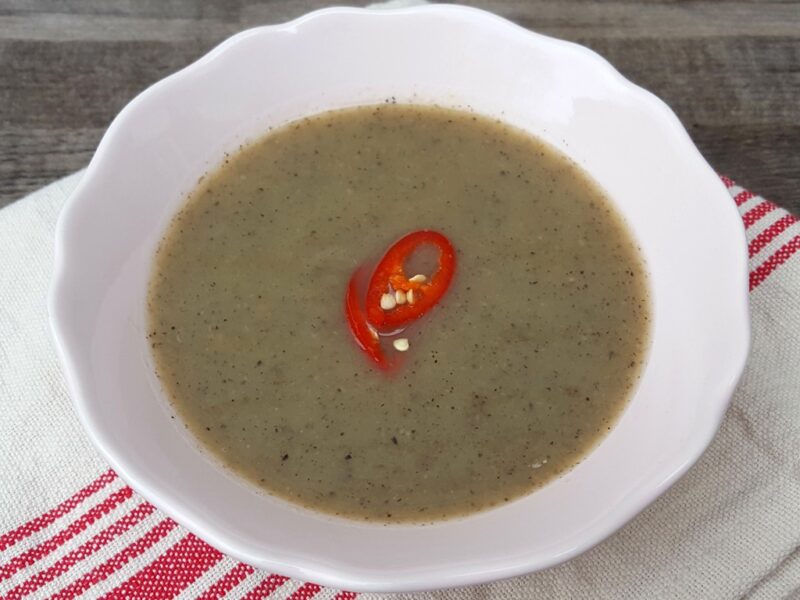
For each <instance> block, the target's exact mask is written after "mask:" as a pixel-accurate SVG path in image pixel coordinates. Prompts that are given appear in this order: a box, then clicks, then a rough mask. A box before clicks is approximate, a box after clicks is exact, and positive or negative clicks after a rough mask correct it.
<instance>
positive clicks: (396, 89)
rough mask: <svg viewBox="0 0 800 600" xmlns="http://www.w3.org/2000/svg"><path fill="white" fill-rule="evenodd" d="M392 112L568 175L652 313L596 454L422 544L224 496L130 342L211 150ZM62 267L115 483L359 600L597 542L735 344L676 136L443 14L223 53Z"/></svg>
mask: <svg viewBox="0 0 800 600" xmlns="http://www.w3.org/2000/svg"><path fill="white" fill-rule="evenodd" d="M387 100H395V101H397V102H417V103H437V104H441V105H446V106H453V107H462V108H470V109H472V110H475V111H477V112H480V113H482V114H486V115H490V116H495V117H497V118H500V119H502V120H505V121H507V122H509V123H511V124H513V125H516V126H518V127H521V128H523V129H525V130H527V131H529V132H531V133H533V134H535V135H537V136H539V137H540V138H542V139H544V140H546V141H548V142H549V143H550V144H552V145H553V146H555V147H556V148H558V149H560V150H561V151H562V152H564V153H566V154H567V155H568V156H570V157H571V158H572V159H573V160H574V161H576V162H577V163H578V164H579V165H580V166H581V167H583V168H584V169H585V170H586V171H588V172H589V173H590V174H591V175H592V176H593V177H594V178H595V180H596V181H597V182H598V183H599V184H600V185H601V186H602V187H603V188H604V189H605V190H606V191H607V192H608V194H609V196H610V197H611V198H612V199H613V201H614V202H615V203H616V205H617V206H618V208H619V210H620V211H621V212H622V213H623V215H624V216H625V218H626V219H627V221H628V223H629V225H630V227H631V228H632V230H633V232H634V234H635V236H636V237H637V239H638V240H639V242H640V245H641V248H642V252H643V254H644V256H645V259H646V261H647V265H648V270H649V273H650V283H651V290H652V299H653V316H654V321H653V329H652V346H651V349H650V354H649V360H648V363H647V366H646V368H645V371H644V374H643V378H642V381H641V383H640V386H639V389H638V391H637V393H636V395H635V398H634V400H633V401H632V402H631V404H630V405H629V407H628V408H627V410H626V411H625V413H624V415H623V417H622V418H621V420H620V422H619V423H618V425H617V426H616V427H615V428H614V430H613V431H612V432H611V434H610V435H609V436H608V437H607V438H606V439H605V440H604V441H603V442H602V443H601V444H600V446H599V447H598V448H597V449H596V450H595V451H594V452H592V453H591V454H590V455H589V456H588V457H587V458H586V459H585V460H584V461H583V462H582V463H581V464H580V465H578V466H577V467H576V468H575V469H574V470H572V471H571V472H569V473H568V474H566V475H565V476H563V477H561V478H560V479H558V480H556V481H555V482H553V483H552V484H550V485H548V486H547V487H545V488H543V489H542V490H540V491H538V492H536V493H534V494H531V495H529V496H527V497H525V498H522V499H520V500H518V501H516V502H513V503H511V504H510V505H506V506H504V507H501V508H497V509H494V510H490V511H487V512H484V513H480V514H477V515H474V516H472V517H468V518H464V519H457V520H452V521H446V522H441V523H438V524H435V525H430V526H410V525H406V526H390V527H387V526H381V525H367V524H361V523H356V522H350V521H345V520H341V519H334V518H330V517H326V516H323V515H318V514H315V513H312V512H309V511H306V510H303V509H299V508H296V507H294V506H291V505H289V504H287V503H286V502H283V501H281V500H278V499H274V498H271V497H269V496H265V495H264V494H261V493H258V492H257V491H255V490H253V489H252V488H251V487H250V486H249V485H247V484H245V483H243V482H241V481H239V480H238V479H237V478H236V477H234V476H232V475H230V474H229V473H228V472H226V471H225V470H224V469H222V468H221V467H219V466H218V465H217V464H216V463H215V462H214V461H213V460H211V459H210V458H208V457H207V456H204V455H203V454H202V453H200V452H198V450H197V446H196V444H195V443H194V442H193V440H192V439H190V437H189V436H188V434H185V433H181V428H180V427H179V426H176V425H175V422H174V420H173V419H171V418H170V416H171V415H170V409H169V405H168V403H167V402H166V401H165V399H164V397H163V393H162V391H161V389H160V387H159V385H158V382H157V380H156V379H155V377H154V375H153V370H152V365H151V361H150V353H149V349H148V347H147V340H146V338H145V335H146V331H145V323H146V319H145V296H146V289H147V284H148V279H149V273H150V267H151V260H152V255H153V252H154V250H155V248H156V245H157V243H158V241H159V240H160V237H161V235H162V234H163V232H164V230H165V228H166V225H167V224H168V222H169V219H170V217H171V216H172V214H174V212H175V210H176V209H177V207H178V206H179V205H180V204H181V203H182V201H183V200H184V198H185V196H186V194H187V193H188V192H189V191H190V190H191V189H192V188H193V186H194V184H195V183H196V181H197V179H198V178H199V177H200V176H201V175H203V173H205V172H206V171H207V170H208V169H209V168H213V166H215V165H216V164H217V163H218V162H219V161H220V160H221V158H222V156H223V153H224V152H226V151H227V152H232V151H235V149H236V148H237V147H238V146H239V145H240V144H241V143H243V142H245V141H247V140H249V139H253V138H254V137H258V136H260V135H262V134H263V133H264V132H265V131H266V130H267V128H268V127H270V126H276V125H280V124H282V123H285V122H287V121H289V120H292V119H294V118H298V117H301V116H303V115H306V114H311V113H315V112H320V111H322V110H328V109H332V108H340V107H344V106H352V105H359V104H371V103H378V102H384V101H387ZM57 245H58V267H57V279H56V283H55V285H54V289H53V295H52V297H51V314H52V316H53V324H54V330H55V333H56V339H57V342H58V344H59V347H60V350H61V353H62V357H63V359H64V362H65V367H66V369H65V371H66V374H67V377H68V380H69V383H70V386H71V389H72V390H73V394H74V397H75V401H76V404H77V407H78V410H79V412H80V414H81V417H82V420H83V422H84V424H85V425H86V427H87V429H88V430H89V431H90V433H91V435H92V436H93V438H94V439H95V441H96V443H97V444H98V446H99V448H100V449H101V450H102V451H103V452H104V454H105V455H106V457H107V458H108V460H109V461H110V462H111V463H112V465H113V466H114V468H115V469H117V470H118V472H119V473H120V474H121V475H122V476H123V477H124V478H125V479H126V480H128V481H129V483H130V484H131V485H132V486H133V487H134V488H135V489H137V490H138V491H139V492H141V493H143V494H144V495H145V496H146V497H147V498H148V499H149V500H151V501H152V502H153V503H155V504H156V505H157V506H158V507H159V508H161V509H163V510H165V511H166V512H167V513H169V514H170V515H171V516H173V517H174V518H176V519H177V520H178V521H179V522H180V523H182V524H183V525H185V526H187V527H188V528H190V529H191V530H193V531H195V532H196V533H198V534H199V535H201V536H202V537H203V538H205V539H206V540H208V541H209V542H211V543H212V544H214V545H215V546H217V547H218V548H220V549H221V550H223V551H225V552H228V553H230V554H233V555H235V556H237V557H238V558H240V559H242V560H244V561H246V562H249V563H251V564H253V565H256V566H259V567H264V568H267V569H272V570H276V571H278V572H281V573H285V574H289V575H293V576H297V577H301V578H305V579H311V580H315V581H318V582H321V583H326V584H329V585H334V586H339V587H346V588H351V589H380V590H411V589H422V588H431V587H443V586H449V585H461V584H467V583H474V582H479V581H486V580H489V579H493V578H498V577H503V576H510V575H515V574H519V573H522V572H526V571H529V570H533V569H536V568H543V567H546V566H549V565H552V564H555V563H557V562H560V561H563V560H565V559H566V558H569V557H570V556H573V555H574V554H576V553H578V552H580V551H582V550H585V549H587V548H588V547H590V546H591V545H593V544H595V543H597V542H598V541H599V540H601V539H603V538H604V537H605V536H607V535H609V534H610V533H611V532H613V531H614V530H616V529H617V528H618V527H620V526H621V525H622V524H624V523H625V522H626V521H627V520H628V519H630V518H631V517H632V516H633V515H635V514H636V513H637V512H638V511H640V510H641V509H642V508H644V507H645V506H646V505H647V504H648V503H649V502H650V501H652V500H653V499H654V498H655V497H656V496H657V495H658V494H659V493H661V492H662V491H663V490H664V489H666V487H667V486H668V485H670V484H671V483H672V482H673V481H674V480H675V479H676V478H677V477H678V476H679V475H680V474H682V473H683V472H684V471H685V470H686V469H687V468H688V467H689V466H690V465H691V464H692V463H693V462H694V461H695V460H696V458H697V457H698V456H699V454H700V453H701V452H702V450H703V449H704V448H705V446H706V445H707V444H708V442H709V440H710V439H711V436H712V435H713V433H714V432H715V431H716V428H717V426H718V424H719V420H720V418H721V415H722V413H723V412H724V409H725V407H726V406H727V402H728V400H729V397H730V394H731V393H732V390H733V387H734V385H735V383H736V381H737V379H738V377H739V375H740V373H741V369H742V367H743V364H744V359H745V356H746V352H747V346H748V326H747V299H746V280H747V278H746V256H745V254H744V247H745V245H744V234H743V232H742V228H741V223H740V221H739V218H738V215H737V213H736V211H735V210H734V209H733V207H732V205H731V203H730V201H729V199H728V197H727V194H726V192H725V190H724V188H723V187H722V185H721V184H720V183H719V181H718V180H717V178H716V176H715V175H714V173H713V172H712V171H711V169H710V168H709V167H708V165H707V164H706V163H705V161H704V160H703V159H702V157H700V155H699V154H698V152H697V150H696V149H695V148H694V146H693V145H692V143H691V141H690V140H689V138H688V136H687V135H686V133H685V131H684V130H683V128H682V127H681V126H680V124H679V122H678V120H677V119H676V118H675V116H674V115H673V114H672V113H671V112H670V111H669V109H667V108H666V107H665V106H664V105H663V104H662V103H661V102H660V101H659V100H657V99H656V98H655V97H653V96H651V95H650V94H648V93H646V92H644V91H643V90H641V89H639V88H636V87H635V86H633V85H632V84H630V83H629V82H627V81H626V80H625V79H623V78H622V77H621V76H620V75H619V74H618V73H617V72H616V71H614V70H613V69H612V68H611V67H610V66H609V65H608V64H607V63H606V62H605V61H603V60H602V59H601V58H599V57H598V56H597V55H594V54H593V53H591V52H589V51H587V50H585V49H583V48H581V47H578V46H575V45H572V44H568V43H564V42H560V41H556V40H553V39H550V38H545V37H542V36H538V35H535V34H531V33H529V32H527V31H525V30H522V29H520V28H518V27H516V26H514V25H511V24H510V23H508V22H506V21H504V20H502V19H499V18H497V17H494V16H491V15H489V14H488V13H483V12H481V11H475V10H471V9H464V8H458V7H447V6H438V7H426V8H421V9H413V10H404V11H387V12H373V11H365V10H357V9H334V10H328V11H322V12H319V13H313V14H312V15H310V16H307V17H305V18H302V19H300V20H298V21H294V22H292V23H289V24H286V25H282V26H276V27H265V28H259V29H256V30H251V31H248V32H244V33H242V34H240V35H238V36H236V37H234V38H232V39H231V40H229V41H227V42H225V43H224V44H223V45H222V46H220V47H218V48H217V49H215V50H214V51H212V52H211V53H210V54H209V55H207V56H206V57H204V58H203V59H201V60H200V61H199V62H198V63H196V64H194V65H192V66H191V67H189V68H187V69H185V70H183V71H181V72H180V73H178V74H176V75H174V76H172V77H170V78H168V79H167V80H165V81H162V82H160V83H159V84H157V85H155V86H154V87H152V88H151V89H149V90H147V91H146V92H145V93H143V94H142V95H140V96H139V97H137V98H136V99H135V100H134V101H133V102H132V103H131V104H130V105H129V106H128V107H126V108H125V110H124V111H123V112H122V113H121V114H120V115H119V117H118V118H117V119H116V120H115V122H114V123H113V125H112V126H111V128H110V129H109V131H108V133H107V135H106V137H105V138H104V140H103V142H102V143H101V145H100V147H99V149H98V152H97V154H96V156H95V158H94V159H93V161H92V164H91V166H90V168H89V170H88V172H87V174H86V176H85V178H84V180H83V182H82V183H81V185H80V188H79V189H78V190H77V191H76V193H75V196H74V197H73V198H72V199H71V201H70V203H69V205H68V206H67V208H66V209H65V212H64V214H63V215H62V219H61V221H60V224H59V229H58V241H57Z"/></svg>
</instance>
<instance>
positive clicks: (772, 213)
mask: <svg viewBox="0 0 800 600" xmlns="http://www.w3.org/2000/svg"><path fill="white" fill-rule="evenodd" d="M79 177H80V174H76V175H73V176H71V177H69V178H67V179H64V180H62V181H60V182H57V183H55V184H53V185H51V186H49V187H47V188H45V189H43V190H40V191H39V192H37V193H35V194H33V195H32V196H30V197H28V198H26V199H24V200H22V201H20V202H17V203H15V204H13V205H11V206H9V207H7V208H6V209H4V210H2V211H0V267H1V268H0V278H1V279H0V408H2V416H1V417H0V597H2V598H21V597H25V596H30V597H37V598H38V597H42V598H44V597H54V598H74V597H79V596H81V597H100V596H102V597H105V598H142V599H156V598H158V599H161V598H176V597H181V598H223V597H225V598H248V599H250V598H267V597H269V598H291V599H292V600H299V599H309V598H315V599H316V598H336V599H340V600H344V599H348V598H355V597H356V594H354V593H351V592H346V591H339V590H330V589H326V588H321V587H320V586H318V585H316V584H314V583H304V582H299V581H294V580H290V579H287V578H286V577H283V576H281V575H279V574H273V573H265V572H260V571H257V570H255V569H253V568H252V567H250V566H248V565H245V564H242V563H239V562H237V561H236V560H234V559H232V558H229V557H226V556H224V555H223V554H221V553H220V552H219V551H217V550H215V549H214V548H212V547H210V546H209V545H207V544H206V543H205V542H203V541H202V540H200V539H198V538H197V537H195V536H194V535H193V534H191V533H188V532H187V531H186V530H184V529H183V528H182V527H181V526H179V525H177V524H176V523H175V522H174V521H172V520H171V519H169V518H168V517H166V516H165V515H163V514H161V513H160V512H159V511H158V510H156V509H155V508H154V507H153V506H152V505H151V504H149V503H148V502H146V501H145V500H144V499H142V498H141V497H139V496H138V495H137V494H136V493H134V492H133V491H132V490H131V489H130V488H129V487H128V486H127V485H125V483H124V482H123V481H122V480H120V478H119V477H117V476H116V474H115V473H113V472H112V471H110V470H107V468H106V467H105V466H104V465H103V463H102V461H101V459H100V458H99V456H98V455H97V454H96V453H95V451H94V449H93V448H92V447H91V445H90V444H89V443H88V442H87V440H86V438H85V437H84V434H83V432H82V430H81V429H80V427H79V425H78V423H77V420H76V418H75V416H74V414H73V412H72V407H71V404H70V402H69V399H68V397H67V394H66V388H65V385H64V382H63V381H62V377H61V373H60V370H59V367H58V364H57V361H56V357H55V353H54V350H53V348H52V345H51V342H50V337H49V333H48V329H47V315H46V309H45V302H44V298H45V294H46V291H47V287H48V284H49V278H50V274H51V261H52V258H51V257H52V234H53V227H54V223H55V220H56V216H57V214H58V211H59V209H60V208H61V206H62V204H63V202H64V199H65V198H66V197H67V196H68V195H69V193H70V192H71V190H72V189H73V188H74V186H75V184H76V182H77V180H78V178H79ZM723 181H724V182H725V184H726V186H727V187H728V190H729V191H730V194H731V196H732V198H733V201H734V202H735V203H736V205H737V206H738V208H739V211H740V213H741V215H742V220H743V222H744V225H745V227H746V229H747V234H748V235H747V237H748V242H749V252H750V290H751V292H752V297H751V300H752V318H753V352H752V358H751V361H750V364H749V367H748V371H747V373H746V374H745V376H744V378H743V380H742V383H741V385H740V387H739V390H738V392H737V394H736V396H735V398H734V402H733V404H732V407H731V409H730V410H729V411H728V415H727V418H726V420H725V423H724V424H723V426H722V428H721V430H720V433H719V434H718V436H717V438H716V439H715V441H714V443H713V444H712V446H711V448H710V449H709V450H708V451H707V452H706V454H705V455H704V456H703V458H702V459H701V461H700V462H699V463H698V464H697V465H696V466H695V467H694V468H693V469H692V470H691V471H690V472H689V474H688V475H687V476H686V477H685V478H684V479H683V480H682V481H681V482H679V483H678V484H677V485H676V486H675V487H674V488H673V489H672V490H670V492H669V493H667V494H666V495H665V496H664V497H662V498H661V499H660V500H659V501H658V502H656V503H655V504H654V505H653V506H651V507H650V508H648V509H647V510H646V511H645V512H644V513H643V514H642V515H641V516H639V517H638V518H637V519H635V520H634V521H633V522H632V523H631V524H630V525H628V526H627V527H625V528H624V529H623V530H622V531H621V532H620V533H618V534H617V535H615V536H613V537H612V538H611V539H609V540H608V541H606V542H604V543H603V544H601V545H600V546H598V547H597V548H595V549H593V550H591V551H590V552H588V553H586V554H584V555H583V556H581V557H579V558H577V559H575V560H573V561H571V562H569V563H567V564H565V565H562V566H560V567H557V568H554V569H550V570H548V571H545V572H542V573H536V574H533V575H529V576H526V577H520V578H516V579H513V580H508V581H505V582H499V583H496V584H491V585H488V586H481V587H476V588H466V589H462V590H449V591H442V592H438V593H431V594H422V595H419V596H418V597H441V598H473V597H474V598H478V597H480V598H485V597H502V598H533V597H536V598H539V597H541V598H552V597H569V598H584V597H585V598H629V597H630V598H666V597H669V598H676V597H702V598H733V597H741V596H743V595H746V594H747V595H750V596H752V597H764V598H772V597H778V596H783V595H789V594H793V593H797V592H798V591H799V590H800V587H798V586H800V550H799V549H798V548H800V402H798V400H800V369H798V368H797V366H798V365H800V258H798V255H797V251H798V249H800V226H799V225H798V223H797V221H798V220H797V218H796V217H794V216H792V215H790V214H788V213H787V212H786V211H784V210H782V209H780V208H778V207H777V206H776V205H775V204H773V203H771V202H769V201H767V200H764V199H763V198H761V197H760V196H757V195H754V194H752V193H751V192H749V191H747V190H744V189H742V188H741V187H739V186H737V185H736V184H735V183H734V182H733V181H731V180H730V179H728V178H725V177H723ZM366 596H367V595H365V597H366ZM372 597H375V596H372Z"/></svg>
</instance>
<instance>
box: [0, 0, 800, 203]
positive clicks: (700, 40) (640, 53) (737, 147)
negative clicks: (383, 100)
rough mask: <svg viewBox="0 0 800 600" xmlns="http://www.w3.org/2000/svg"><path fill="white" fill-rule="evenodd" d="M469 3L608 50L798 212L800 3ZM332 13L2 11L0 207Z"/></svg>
mask: <svg viewBox="0 0 800 600" xmlns="http://www.w3.org/2000/svg"><path fill="white" fill-rule="evenodd" d="M467 3H468V4H472V5H474V6H479V7H482V8H487V9H489V10H492V11H494V12H496V13H498V14H500V15H503V16H505V17H507V18H509V19H511V20H513V21H516V22H517V23H519V24H521V25H523V26H525V27H528V28H530V29H533V30H536V31H539V32H541V33H545V34H549V35H553V36H556V37H560V38H564V39H568V40H573V41H576V42H579V43H581V44H584V45H586V46H589V47H590V48H593V49H594V50H596V51H598V52H599V53H600V54H602V55H603V56H605V57H606V58H607V59H608V60H609V61H611V63H612V64H614V65H615V66H616V67H617V68H618V69H619V70H620V71H621V72H622V73H623V74H624V75H626V76H627V77H628V78H630V79H632V80H633V81H635V82H636V83H638V84H640V85H642V86H644V87H645V88H647V89H649V90H651V91H652V92H654V93H655V94H657V95H658V96H660V97H661V98H663V99H664V100H665V101H666V102H667V103H668V104H669V105H670V106H671V107H672V108H673V110H675V112H676V113H677V114H678V116H679V117H680V118H681V120H682V121H683V123H684V125H685V126H686V128H687V130H688V131H689V133H690V135H691V136H692V138H693V139H694V140H695V143H696V144H697V146H698V147H699V148H700V150H701V151H702V152H703V154H704V155H705V156H706V158H707V159H708V161H709V162H710V163H711V165H712V166H713V167H714V168H716V169H717V170H718V171H719V172H722V173H725V174H727V175H729V176H731V177H733V178H734V179H736V180H737V181H738V182H739V183H740V184H742V185H744V186H747V187H749V188H751V189H752V190H753V191H756V192H758V193H761V194H762V195H765V196H767V197H768V198H770V199H772V200H774V201H775V202H777V203H779V204H782V205H783V206H786V207H787V208H791V209H792V210H794V211H795V212H800V194H798V191H797V190H798V186H799V185H800V4H798V3H797V2H779V1H778V2H740V1H729V2H703V1H694V2H677V1H666V0H665V1H660V2H657V1H654V2H633V1H622V0H619V1H610V2H588V1H576V2H562V1H556V0H536V1H524V0H495V1H491V0H483V1H474V2H473V1H467ZM331 4H333V3H330V2H323V1H319V0H285V1H278V0H269V1H264V0H262V1H260V2H259V1H250V0H212V1H200V0H198V1H193V0H171V1H162V0H133V1H130V0H129V1H122V0H120V1H116V2H115V1H106V0H0V206H2V205H4V204H7V203H9V202H11V201H13V200H15V199H17V198H19V197H21V196H23V195H25V194H27V193H28V192H31V191H33V190H34V189H36V188H38V187H40V186H42V185H44V184H46V183H48V182H50V181H52V180H53V179H56V178H58V177H60V176H62V175H65V174H67V173H69V172H72V171H74V170H76V169H79V168H81V167H83V166H85V165H86V164H87V163H88V161H89V159H90V158H91V156H92V153H93V151H94V149H95V147H96V146H97V143H98V141H99V140H100V137H101V136H102V134H103V131H104V130H105V129H106V127H107V126H108V124H109V123H110V122H111V120H112V119H113V117H114V115H115V114H116V113H117V112H118V111H119V110H120V109H121V108H122V107H123V106H124V105H125V104H126V103H127V102H128V101H129V100H130V99H131V98H132V97H133V96H134V95H136V94H137V93H138V92H139V91H141V90H142V89H144V88H145V87H147V86H148V85H150V84H151V83H153V82H155V81H157V80H158V79H161V78H162V77H164V76H165V75H168V74H169V73H171V72H173V71H175V70H177V69H180V68H181V67H183V66H185V65H187V64H189V63H190V62H192V61H193V60H195V59H196V58H198V57H199V56H201V55H202V54H204V53H205V52H206V51H207V50H209V49H210V48H211V47H213V46H214V45H216V44H217V43H218V42H220V41H222V40H223V39H224V38H226V37H228V36H229V35H231V34H233V33H235V32H237V31H240V30H241V29H244V28H247V27H252V26H255V25H261V24H266V23H276V22H280V21H284V20H287V19H290V18H292V17H295V16H298V15H300V14H303V13H305V12H307V11H309V10H312V9H315V8H320V7H323V6H328V5H331ZM355 4H364V3H363V2H356V3H355Z"/></svg>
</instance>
